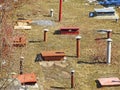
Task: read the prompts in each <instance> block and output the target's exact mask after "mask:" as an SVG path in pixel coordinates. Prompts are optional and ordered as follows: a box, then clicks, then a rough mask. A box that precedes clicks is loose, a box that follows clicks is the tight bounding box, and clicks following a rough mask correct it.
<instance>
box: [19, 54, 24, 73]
mask: <svg viewBox="0 0 120 90" xmlns="http://www.w3.org/2000/svg"><path fill="white" fill-rule="evenodd" d="M23 59H24V57H22V56H21V57H20V74H23Z"/></svg>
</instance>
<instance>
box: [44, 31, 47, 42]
mask: <svg viewBox="0 0 120 90" xmlns="http://www.w3.org/2000/svg"><path fill="white" fill-rule="evenodd" d="M44 41H45V42H46V41H47V31H44Z"/></svg>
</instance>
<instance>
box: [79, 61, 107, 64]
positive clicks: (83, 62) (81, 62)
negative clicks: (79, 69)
mask: <svg viewBox="0 0 120 90" xmlns="http://www.w3.org/2000/svg"><path fill="white" fill-rule="evenodd" d="M77 63H78V64H106V62H99V61H98V62H85V61H78V62H77Z"/></svg>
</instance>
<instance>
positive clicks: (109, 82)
mask: <svg viewBox="0 0 120 90" xmlns="http://www.w3.org/2000/svg"><path fill="white" fill-rule="evenodd" d="M98 81H99V83H100V84H101V86H119V85H120V79H119V78H117V77H109V78H99V79H98Z"/></svg>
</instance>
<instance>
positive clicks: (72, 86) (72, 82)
mask: <svg viewBox="0 0 120 90" xmlns="http://www.w3.org/2000/svg"><path fill="white" fill-rule="evenodd" d="M71 88H74V72H71Z"/></svg>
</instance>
